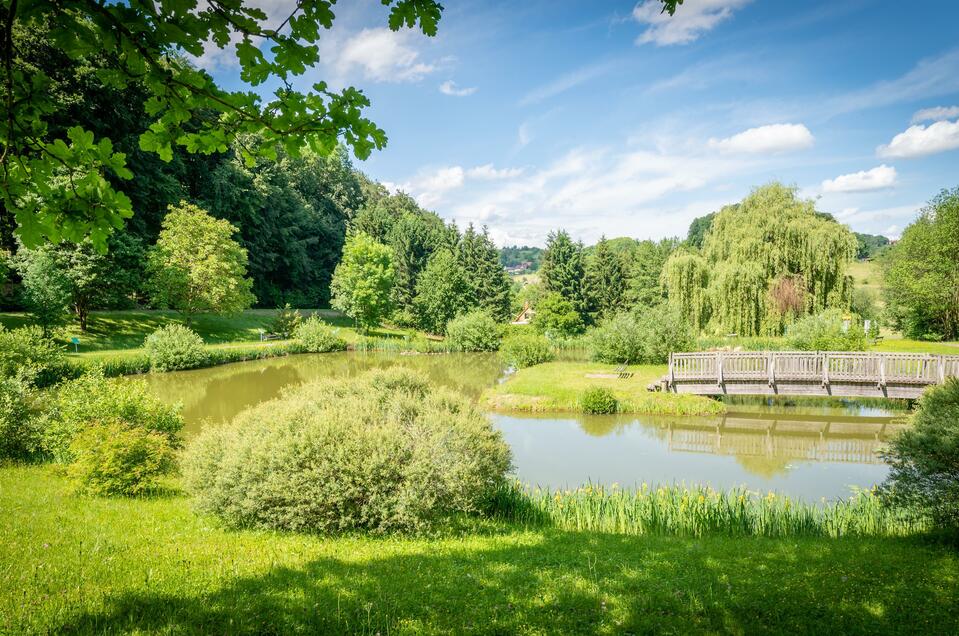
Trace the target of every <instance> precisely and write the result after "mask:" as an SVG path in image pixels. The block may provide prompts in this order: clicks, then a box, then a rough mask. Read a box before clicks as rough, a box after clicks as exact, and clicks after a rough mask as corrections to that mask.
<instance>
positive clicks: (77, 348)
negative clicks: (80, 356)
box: [70, 336, 80, 353]
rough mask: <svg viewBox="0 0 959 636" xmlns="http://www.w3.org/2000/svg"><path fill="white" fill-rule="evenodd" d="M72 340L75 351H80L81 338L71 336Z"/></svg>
mask: <svg viewBox="0 0 959 636" xmlns="http://www.w3.org/2000/svg"><path fill="white" fill-rule="evenodd" d="M70 342H72V343H73V352H74V353H80V339H79V338H77V337H76V336H74V337H72V338H70Z"/></svg>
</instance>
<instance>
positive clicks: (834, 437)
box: [143, 353, 902, 501]
mask: <svg viewBox="0 0 959 636" xmlns="http://www.w3.org/2000/svg"><path fill="white" fill-rule="evenodd" d="M394 365H402V366H406V367H410V368H413V369H417V370H419V371H421V372H423V373H425V374H426V375H428V376H429V378H430V379H431V380H433V381H434V382H436V383H438V384H442V385H445V386H448V387H451V388H453V389H456V390H458V391H461V392H463V393H465V394H467V395H469V396H471V397H473V398H477V397H479V395H480V394H481V393H482V392H483V390H485V389H486V388H487V387H489V386H492V385H493V384H495V383H496V382H498V381H501V380H502V378H503V375H504V373H503V368H502V365H501V364H500V362H499V360H498V359H497V357H496V356H495V355H478V354H462V355H456V354H454V355H438V356H427V355H419V356H399V355H395V354H378V353H337V354H322V355H301V356H292V357H289V358H279V359H272V360H260V361H255V362H244V363H238V364H231V365H225V366H221V367H213V368H210V369H200V370H195V371H183V372H178V373H166V374H156V375H152V374H151V375H147V376H143V377H145V379H146V382H147V383H148V385H149V386H150V388H151V390H152V391H153V392H154V393H155V394H157V395H158V396H159V397H160V398H162V399H164V400H166V401H168V402H171V403H172V402H180V403H182V405H183V414H184V417H185V419H186V422H187V429H186V434H187V435H188V436H189V435H191V434H194V433H195V432H196V431H198V430H199V429H200V427H202V426H204V425H205V424H207V423H209V422H223V421H227V420H229V419H231V418H233V416H235V415H236V414H237V413H239V412H240V411H242V410H243V409H245V408H248V407H250V406H252V405H254V404H257V403H259V402H262V401H264V400H268V399H271V398H273V397H275V396H277V395H279V393H280V392H281V391H282V389H283V388H285V387H288V386H293V385H296V384H299V383H302V382H305V381H308V380H318V379H323V378H334V377H350V376H355V375H357V374H360V373H363V372H364V371H366V370H369V369H371V368H374V367H387V366H394ZM897 407H898V405H897V404H895V403H892V402H883V403H879V402H876V403H857V402H824V401H810V400H802V401H799V402H796V401H792V402H785V403H783V402H769V401H767V400H762V399H756V400H748V399H746V400H744V399H741V398H740V399H737V400H736V401H735V402H730V403H729V405H728V408H729V409H730V413H728V414H727V415H725V416H722V417H657V416H633V415H613V416H609V415H606V416H583V415H574V414H551V415H528V414H522V415H502V414H491V415H490V417H491V419H492V421H493V423H494V425H495V426H496V427H497V428H499V429H500V430H501V431H502V432H503V436H504V438H505V439H506V441H507V442H508V443H509V445H510V446H511V447H512V449H513V456H514V464H515V468H516V475H517V477H518V478H519V479H520V480H522V481H523V482H526V483H530V484H533V485H539V486H544V487H549V488H553V489H555V488H566V487H575V486H578V485H580V484H584V483H587V482H592V483H603V484H612V483H617V484H619V485H620V486H623V487H627V486H633V485H640V484H642V483H648V484H650V485H652V484H671V483H677V484H682V483H685V484H709V485H711V486H713V487H714V488H730V487H733V486H744V487H747V488H749V489H752V490H759V491H767V490H774V491H777V492H781V493H785V494H788V495H790V496H793V497H801V498H803V499H806V500H809V501H815V500H819V499H821V498H826V499H834V498H836V497H842V496H846V495H848V494H849V493H850V489H851V487H854V486H855V487H864V488H868V487H870V486H872V485H874V484H878V483H879V482H881V481H882V480H883V479H884V478H885V476H886V472H887V468H886V466H885V465H884V464H883V463H882V461H881V460H880V459H879V457H878V455H877V451H878V449H879V448H880V447H881V446H882V444H883V441H884V440H886V439H888V438H889V437H890V436H891V435H893V434H895V432H896V431H897V430H898V428H899V427H900V426H901V424H899V423H897V421H896V417H895V416H897V415H898V416H901V415H902V413H901V412H897V411H896V410H895V409H896V408H897Z"/></svg>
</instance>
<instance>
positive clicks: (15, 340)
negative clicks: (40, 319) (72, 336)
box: [0, 325, 67, 386]
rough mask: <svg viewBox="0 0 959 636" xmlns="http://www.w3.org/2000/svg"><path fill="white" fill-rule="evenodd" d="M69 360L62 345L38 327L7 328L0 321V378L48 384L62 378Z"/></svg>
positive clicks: (34, 383)
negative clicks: (45, 334)
mask: <svg viewBox="0 0 959 636" xmlns="http://www.w3.org/2000/svg"><path fill="white" fill-rule="evenodd" d="M66 364H67V363H66V359H65V356H64V354H63V347H61V346H60V345H58V344H56V343H55V342H54V341H53V340H51V339H50V338H47V337H45V336H44V335H43V331H42V330H41V329H40V328H39V327H23V328H21V329H12V330H9V331H8V330H6V329H4V328H3V326H2V325H0V378H17V379H19V380H22V381H23V382H24V383H26V384H28V385H36V386H46V385H49V384H53V383H54V382H56V381H57V380H59V379H60V376H61V374H62V373H63V371H64V367H65V366H66Z"/></svg>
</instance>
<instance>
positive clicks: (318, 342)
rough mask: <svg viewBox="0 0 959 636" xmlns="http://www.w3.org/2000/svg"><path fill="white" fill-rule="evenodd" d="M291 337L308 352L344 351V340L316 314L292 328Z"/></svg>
mask: <svg viewBox="0 0 959 636" xmlns="http://www.w3.org/2000/svg"><path fill="white" fill-rule="evenodd" d="M293 339H294V340H295V341H296V343H297V344H298V345H299V346H300V347H301V348H302V349H303V350H304V351H307V352H308V353H329V352H330V351H345V350H346V341H345V340H343V339H342V338H340V337H339V336H338V335H336V332H335V331H334V330H333V329H332V328H331V327H330V326H329V325H328V324H326V323H325V322H323V321H322V320H320V319H319V318H317V317H316V316H310V317H309V318H307V319H306V320H304V321H303V322H302V323H300V324H299V325H297V326H296V328H295V329H294V330H293Z"/></svg>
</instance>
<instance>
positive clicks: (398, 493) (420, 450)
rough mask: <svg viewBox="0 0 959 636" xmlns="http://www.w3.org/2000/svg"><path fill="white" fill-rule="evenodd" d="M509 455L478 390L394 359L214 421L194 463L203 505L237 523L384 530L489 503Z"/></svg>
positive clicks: (199, 440) (193, 481)
mask: <svg viewBox="0 0 959 636" xmlns="http://www.w3.org/2000/svg"><path fill="white" fill-rule="evenodd" d="M509 465H510V453H509V448H508V446H507V445H506V443H505V442H504V441H503V440H502V437H501V435H500V433H498V432H497V431H496V430H495V429H494V428H493V427H492V425H491V424H490V422H489V421H488V420H487V419H486V418H485V417H484V416H483V414H482V413H481V412H480V411H478V410H477V409H476V408H475V407H474V406H473V405H472V404H471V403H470V401H469V400H467V399H466V398H465V397H462V396H460V395H458V394H455V393H451V392H447V391H445V390H440V389H436V388H433V387H431V386H430V385H429V384H428V383H427V382H426V380H425V379H424V378H422V377H420V376H418V375H416V374H414V373H412V372H410V371H408V370H405V369H392V370H387V371H373V372H370V373H368V374H366V375H364V376H362V377H360V378H349V379H344V380H339V381H332V382H330V381H324V382H314V383H311V384H307V385H303V386H301V387H299V388H297V389H294V390H292V391H290V392H288V393H286V394H285V395H284V396H283V397H282V398H279V399H277V400H273V401H270V402H266V403H264V404H261V405H259V406H256V407H254V408H252V409H250V410H248V411H245V412H244V413H241V414H240V415H239V416H237V417H236V419H234V420H233V422H231V423H229V424H226V425H221V426H211V427H207V428H205V429H204V430H203V431H202V432H201V433H200V434H199V435H198V436H197V437H196V438H195V439H194V440H193V442H192V443H191V444H190V446H189V448H188V450H187V453H186V457H185V459H184V462H183V473H184V482H185V485H186V487H187V489H188V490H189V491H190V492H192V494H193V495H194V497H195V502H196V506H197V508H198V509H199V510H201V511H203V512H206V513H212V514H214V515H216V516H218V517H219V518H221V519H222V520H223V521H224V522H225V523H227V524H228V525H230V526H235V527H246V526H250V527H259V528H272V529H280V530H295V531H309V532H346V531H351V530H370V531H376V532H385V531H394V530H401V531H402V530H414V531H415V530H425V529H427V528H429V527H431V526H433V525H435V524H436V523H438V522H440V521H442V520H444V519H446V518H448V517H449V516H450V515H453V514H458V513H478V512H482V511H484V510H485V509H486V507H487V505H488V503H489V501H490V498H491V497H492V495H493V493H494V492H496V490H497V489H498V488H499V487H501V486H502V484H503V481H504V477H505V473H506V470H507V469H508V468H509Z"/></svg>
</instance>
